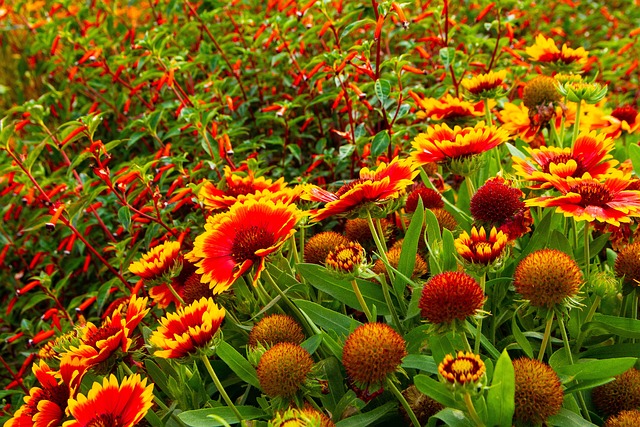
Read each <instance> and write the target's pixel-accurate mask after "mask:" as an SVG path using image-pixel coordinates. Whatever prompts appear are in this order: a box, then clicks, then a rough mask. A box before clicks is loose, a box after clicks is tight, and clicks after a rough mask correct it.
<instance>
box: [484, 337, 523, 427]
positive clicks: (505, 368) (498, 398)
mask: <svg viewBox="0 0 640 427" xmlns="http://www.w3.org/2000/svg"><path fill="white" fill-rule="evenodd" d="M515 392H516V386H515V374H514V370H513V364H512V363H511V358H510V357H509V353H507V351H506V350H504V351H503V352H502V354H501V355H500V357H499V358H498V361H497V362H496V367H495V370H494V371H493V379H492V380H491V387H490V388H489V392H488V394H487V412H488V415H489V423H488V424H489V425H493V426H495V425H498V426H508V425H511V420H512V418H513V411H514V410H515V405H514V401H513V399H514V396H515Z"/></svg>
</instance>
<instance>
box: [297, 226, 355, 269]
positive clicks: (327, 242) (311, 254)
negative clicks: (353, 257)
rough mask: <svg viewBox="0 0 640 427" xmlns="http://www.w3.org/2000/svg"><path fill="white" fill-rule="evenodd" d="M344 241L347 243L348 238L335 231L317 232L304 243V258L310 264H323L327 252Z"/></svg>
mask: <svg viewBox="0 0 640 427" xmlns="http://www.w3.org/2000/svg"><path fill="white" fill-rule="evenodd" d="M346 243H349V239H347V238H346V237H344V236H343V235H342V234H338V233H336V232H335V231H325V232H322V233H318V234H316V235H315V236H313V237H312V238H310V239H309V241H308V242H307V244H306V245H304V260H305V262H309V263H312V264H324V260H325V259H327V255H328V254H329V252H331V251H332V250H334V249H335V248H337V247H338V246H340V245H343V244H346Z"/></svg>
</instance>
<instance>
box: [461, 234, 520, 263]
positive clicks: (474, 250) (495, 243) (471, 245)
mask: <svg viewBox="0 0 640 427" xmlns="http://www.w3.org/2000/svg"><path fill="white" fill-rule="evenodd" d="M508 241H509V238H508V237H507V235H506V234H504V233H503V232H502V231H497V230H496V228H495V227H492V228H491V231H490V232H489V236H488V237H487V232H486V230H485V229H484V227H480V230H479V231H478V229H477V228H476V227H473V228H471V235H469V234H468V233H467V232H466V231H463V232H462V233H461V234H460V236H459V237H458V238H457V239H456V240H455V241H454V242H453V243H454V245H455V247H456V251H458V254H459V255H460V256H461V257H462V258H463V259H464V260H465V261H467V262H469V263H472V264H479V265H485V266H486V265H490V264H492V263H494V262H495V261H497V260H498V259H499V258H500V257H501V256H502V254H503V253H504V249H505V247H506V246H507V243H508Z"/></svg>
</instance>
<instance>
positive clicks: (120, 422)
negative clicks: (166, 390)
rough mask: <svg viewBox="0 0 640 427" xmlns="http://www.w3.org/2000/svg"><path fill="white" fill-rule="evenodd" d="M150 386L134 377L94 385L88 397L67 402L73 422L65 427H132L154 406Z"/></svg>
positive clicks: (65, 424) (80, 397)
mask: <svg viewBox="0 0 640 427" xmlns="http://www.w3.org/2000/svg"><path fill="white" fill-rule="evenodd" d="M152 401H153V384H149V385H148V386H147V379H146V378H145V379H143V380H141V379H140V375H138V374H134V375H131V376H129V377H125V378H124V379H123V380H122V384H120V385H119V384H118V379H117V378H116V377H115V375H110V376H109V378H104V379H103V380H102V384H100V383H98V382H94V383H93V386H92V387H91V390H89V393H88V394H87V396H85V395H83V394H82V393H80V394H78V397H77V398H75V399H73V398H72V399H69V412H70V413H71V416H73V418H74V420H72V421H67V422H65V423H64V425H63V426H64V427H82V426H118V427H131V426H134V425H136V424H137V423H138V422H140V421H141V420H142V418H143V417H144V416H145V415H146V413H147V411H148V410H149V408H151V404H152V403H153V402H152Z"/></svg>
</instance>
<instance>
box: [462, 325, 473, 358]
mask: <svg viewBox="0 0 640 427" xmlns="http://www.w3.org/2000/svg"><path fill="white" fill-rule="evenodd" d="M462 341H464V347H465V350H467V351H468V352H469V353H471V344H469V339H468V338H467V328H466V327H465V328H464V330H463V331H462Z"/></svg>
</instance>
